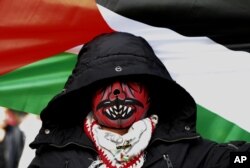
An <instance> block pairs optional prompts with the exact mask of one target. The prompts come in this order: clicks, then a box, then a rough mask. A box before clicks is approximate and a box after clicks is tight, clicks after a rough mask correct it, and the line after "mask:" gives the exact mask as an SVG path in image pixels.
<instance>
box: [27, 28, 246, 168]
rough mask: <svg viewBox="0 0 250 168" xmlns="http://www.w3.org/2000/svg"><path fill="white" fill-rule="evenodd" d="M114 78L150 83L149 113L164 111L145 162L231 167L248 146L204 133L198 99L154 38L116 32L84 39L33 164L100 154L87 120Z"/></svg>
mask: <svg viewBox="0 0 250 168" xmlns="http://www.w3.org/2000/svg"><path fill="white" fill-rule="evenodd" d="M113 78H130V79H133V80H140V81H143V82H144V83H145V84H146V85H148V87H149V90H150V97H151V107H150V109H149V111H148V115H150V114H157V115H158V116H159V123H158V125H157V127H156V130H155V132H154V133H153V135H152V138H151V141H150V144H149V145H148V147H147V149H146V157H145V159H146V160H145V162H144V166H143V167H157V168H159V167H166V168H170V167H186V168H191V167H228V165H229V154H230V152H231V151H237V150H241V149H242V150H243V148H245V149H244V150H247V145H246V144H245V145H242V143H238V144H239V145H238V144H237V145H236V144H217V143H215V142H211V141H208V140H204V139H202V138H201V137H200V135H199V134H198V133H196V103H195V101H194V100H193V98H192V96H191V95H190V94H189V93H188V92H187V91H186V90H185V89H184V88H182V87H181V86H180V85H178V84H177V83H176V82H175V81H173V80H172V78H171V76H170V75H169V73H168V71H167V69H166V68H165V66H164V65H163V64H162V62H161V61H160V60H159V59H158V58H157V56H156V55H155V54H154V51H153V50H152V48H151V47H150V46H149V44H148V43H147V42H146V41H145V40H144V39H143V38H141V37H136V36H133V35H131V34H127V33H111V34H104V35H101V36H98V37H96V38H95V39H93V40H92V41H91V42H89V43H87V44H86V45H84V47H83V48H82V49H81V51H80V53H79V55H78V61H77V64H76V67H75V68H74V70H73V72H72V75H71V76H70V77H69V79H68V81H67V83H66V84H65V87H64V89H63V91H62V92H61V93H60V94H58V95H57V96H55V97H54V98H53V99H52V100H51V101H50V102H49V104H48V105H47V107H46V108H45V109H44V110H43V111H42V113H41V119H42V121H43V125H42V128H41V130H40V132H39V134H38V136H37V137H36V139H35V141H34V142H33V143H32V144H31V147H32V148H35V149H37V155H36V157H35V158H34V160H33V161H32V163H31V164H30V166H29V168H50V167H51V168H59V167H60V168H62V167H65V168H66V167H67V168H71V167H72V168H83V167H84V168H85V167H88V166H89V165H90V164H91V163H92V161H94V160H96V157H97V152H96V150H95V147H94V146H93V143H92V142H91V141H90V140H89V139H88V138H87V136H86V135H85V133H84V131H83V121H84V118H85V117H86V115H87V114H88V113H89V112H90V110H91V107H90V99H91V95H92V92H93V91H94V90H95V88H96V87H98V85H103V84H104V83H105V82H108V81H109V80H112V79H113ZM248 148H250V147H249V145H248ZM248 150H249V149H248Z"/></svg>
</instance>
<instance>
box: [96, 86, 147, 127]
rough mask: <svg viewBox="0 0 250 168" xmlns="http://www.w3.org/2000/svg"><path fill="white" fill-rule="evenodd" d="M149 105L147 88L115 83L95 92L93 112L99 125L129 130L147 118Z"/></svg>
mask: <svg viewBox="0 0 250 168" xmlns="http://www.w3.org/2000/svg"><path fill="white" fill-rule="evenodd" d="M149 104H150V103H149V95H148V89H147V88H146V86H144V85H142V84H140V83H137V82H120V81H115V82H113V83H111V84H110V85H108V86H106V87H104V88H101V89H99V90H97V91H96V92H95V94H94V96H93V99H92V110H93V113H94V116H95V118H96V119H97V121H98V123H99V124H101V125H104V126H107V127H111V128H127V127H129V126H131V125H132V124H133V123H134V122H136V121H138V120H140V119H142V118H144V117H145V115H146V112H147V110H148V108H149Z"/></svg>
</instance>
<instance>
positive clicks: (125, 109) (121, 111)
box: [105, 105, 132, 119]
mask: <svg viewBox="0 0 250 168" xmlns="http://www.w3.org/2000/svg"><path fill="white" fill-rule="evenodd" d="M105 111H106V113H107V114H108V115H109V116H110V117H111V118H114V119H117V118H119V116H120V117H126V115H128V114H130V113H131V112H132V107H129V106H126V105H119V106H112V107H109V108H108V109H106V110H105Z"/></svg>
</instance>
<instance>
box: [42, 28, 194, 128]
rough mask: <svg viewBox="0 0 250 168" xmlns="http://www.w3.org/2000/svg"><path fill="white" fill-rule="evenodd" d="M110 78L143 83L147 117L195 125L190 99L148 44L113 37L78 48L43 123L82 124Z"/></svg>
mask: <svg viewBox="0 0 250 168" xmlns="http://www.w3.org/2000/svg"><path fill="white" fill-rule="evenodd" d="M114 78H120V79H121V80H123V79H129V80H139V81H142V82H145V84H146V85H148V87H149V89H150V95H151V108H150V111H149V112H148V113H149V114H151V113H154V114H157V115H158V116H159V118H160V121H164V122H167V121H171V122H175V121H176V122H178V121H179V120H187V121H189V120H190V122H191V121H194V120H196V104H195V101H194V100H193V98H192V96H191V95H190V94H189V93H188V92H187V91H186V90H185V89H184V88H183V87H181V86H180V85H179V84H177V83H176V82H175V81H174V80H173V79H172V78H171V76H170V74H169V73H168V71H167V69H166V68H165V66H164V65H163V63H162V62H161V61H160V60H159V59H158V57H157V56H156V55H155V53H154V51H153V49H152V48H151V46H150V45H149V44H148V42H147V41H146V40H145V39H143V38H142V37H138V36H135V35H132V34H129V33H123V32H114V33H108V34H102V35H99V36H97V37H95V38H94V39H93V40H91V41H90V42H89V43H87V44H85V45H84V46H83V47H82V49H81V50H80V52H79V54H78V60H77V63H76V65H75V68H74V69H73V71H72V74H71V75H70V76H69V78H68V80H67V82H66V84H65V87H64V89H63V91H62V92H61V93H59V94H58V95H56V96H55V97H54V98H53V99H52V100H51V101H50V102H49V103H48V105H47V107H45V108H44V109H43V111H42V112H41V119H42V121H43V124H44V125H46V127H49V126H50V125H54V124H57V125H58V124H59V125H64V126H67V125H72V124H79V123H82V121H83V120H84V118H85V117H86V115H87V114H88V113H89V112H90V111H91V98H92V94H93V91H94V90H95V89H96V88H97V87H98V86H99V85H103V84H104V83H108V82H110V80H113V79H114ZM176 118H178V121H177V120H176Z"/></svg>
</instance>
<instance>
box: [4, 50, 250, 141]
mask: <svg viewBox="0 0 250 168" xmlns="http://www.w3.org/2000/svg"><path fill="white" fill-rule="evenodd" d="M75 62H76V55H74V54H69V53H63V54H59V55H57V56H54V57H51V58H48V59H44V60H41V61H38V62H36V63H33V64H30V65H27V66H25V67H22V68H20V69H18V70H16V71H14V72H11V73H9V74H6V75H4V76H1V77H0V105H1V106H5V107H9V108H13V109H16V110H20V111H25V112H30V113H36V114H39V113H40V112H41V110H42V109H43V108H44V107H45V106H46V105H47V103H48V101H49V100H50V99H51V98H52V97H53V96H55V95H56V94H57V93H59V92H60V91H61V89H62V88H63V85H64V83H65V81H66V80H67V77H68V76H69V74H70V73H71V71H72V69H73V66H74V65H75ZM197 126H198V132H199V133H201V135H202V136H203V137H204V138H208V139H212V140H215V141H217V142H227V141H230V140H237V139H240V140H247V141H250V134H249V133H248V132H247V131H245V130H243V129H241V128H239V127H238V126H236V125H235V124H233V123H231V122H229V121H227V120H225V119H223V118H222V117H220V116H218V115H216V114H214V113H212V112H210V111H209V110H207V109H205V108H203V107H201V106H198V119H197Z"/></svg>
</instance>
